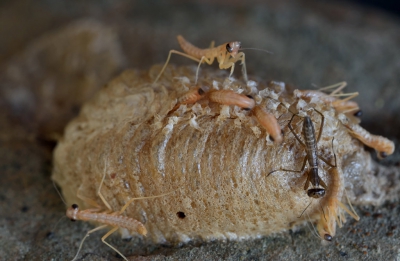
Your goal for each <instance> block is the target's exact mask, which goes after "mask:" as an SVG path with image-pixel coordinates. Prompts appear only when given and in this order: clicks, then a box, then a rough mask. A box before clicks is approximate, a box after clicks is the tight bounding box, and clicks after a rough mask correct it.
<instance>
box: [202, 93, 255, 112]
mask: <svg viewBox="0 0 400 261" xmlns="http://www.w3.org/2000/svg"><path fill="white" fill-rule="evenodd" d="M208 97H209V99H210V101H212V102H218V103H220V104H224V105H236V106H238V107H240V108H243V109H247V110H251V109H253V108H254V106H255V101H254V99H253V98H251V97H249V96H246V95H242V94H239V93H236V92H234V91H232V90H220V91H211V92H210V93H209V94H208Z"/></svg>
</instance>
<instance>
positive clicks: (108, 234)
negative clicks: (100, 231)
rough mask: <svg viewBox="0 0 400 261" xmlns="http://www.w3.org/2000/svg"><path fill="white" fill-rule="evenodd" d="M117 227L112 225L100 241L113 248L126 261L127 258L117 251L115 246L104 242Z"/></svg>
mask: <svg viewBox="0 0 400 261" xmlns="http://www.w3.org/2000/svg"><path fill="white" fill-rule="evenodd" d="M117 229H118V227H114V228H112V229H111V230H110V231H108V232H107V234H105V235H104V236H103V237H102V238H101V241H102V242H103V243H104V244H106V245H107V246H108V247H109V248H111V249H112V250H114V251H115V252H117V253H118V254H119V255H120V256H121V257H122V258H123V259H125V260H126V261H128V259H127V258H126V257H125V256H124V255H123V254H121V252H119V251H118V250H117V249H116V248H115V247H113V246H112V245H111V244H109V243H107V242H106V238H107V237H109V236H110V235H111V234H112V233H114V232H115V231H117Z"/></svg>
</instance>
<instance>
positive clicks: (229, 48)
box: [226, 43, 233, 53]
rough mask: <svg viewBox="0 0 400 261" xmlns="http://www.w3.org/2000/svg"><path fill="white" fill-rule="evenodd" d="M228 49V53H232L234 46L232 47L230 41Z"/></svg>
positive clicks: (227, 45)
mask: <svg viewBox="0 0 400 261" xmlns="http://www.w3.org/2000/svg"><path fill="white" fill-rule="evenodd" d="M226 50H227V51H228V53H231V52H232V51H233V47H231V44H230V43H227V44H226Z"/></svg>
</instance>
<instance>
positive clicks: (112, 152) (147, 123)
mask: <svg viewBox="0 0 400 261" xmlns="http://www.w3.org/2000/svg"><path fill="white" fill-rule="evenodd" d="M159 69H160V68H159V66H157V67H154V68H153V69H151V70H150V72H139V71H133V70H130V71H126V72H124V73H122V74H121V75H120V76H119V77H117V78H116V79H114V80H112V81H111V82H110V83H109V84H108V85H107V86H105V87H104V88H103V89H102V90H101V91H100V92H99V93H98V94H97V95H96V97H94V98H93V99H92V100H91V101H89V102H87V103H86V104H85V105H84V106H83V107H82V109H81V112H80V115H79V116H78V117H77V118H75V119H74V120H73V121H72V122H70V123H69V124H68V126H67V128H66V130H65V135H64V137H63V139H62V140H60V142H59V143H58V145H57V148H56V150H55V153H54V171H53V176H52V178H53V179H54V180H55V181H56V182H57V183H58V184H59V185H60V187H61V188H62V192H63V194H64V196H65V199H66V201H67V203H68V204H69V205H70V204H73V203H77V204H79V205H80V206H81V208H82V209H84V208H89V207H90V206H89V205H88V204H87V202H85V201H82V200H81V199H80V198H79V197H78V196H77V195H81V196H83V197H85V198H90V199H92V200H95V201H96V202H97V204H99V205H104V204H103V203H102V202H101V201H100V199H99V197H98V195H97V188H98V187H99V184H100V181H101V178H102V176H103V173H104V169H105V167H106V176H105V180H104V184H103V187H102V188H101V193H102V195H103V196H104V197H105V199H106V201H107V202H108V203H109V204H110V206H111V208H112V209H113V210H114V211H118V210H119V209H121V207H122V206H123V205H124V204H125V203H126V202H127V201H128V200H129V199H131V198H134V197H145V196H156V195H160V194H163V193H168V192H172V191H173V193H172V194H170V195H168V196H165V197H160V198H154V199H145V200H138V201H134V202H133V203H132V204H131V205H130V206H129V207H128V208H127V209H126V211H125V213H126V215H127V216H128V217H131V218H134V219H136V220H138V221H140V222H142V223H143V224H144V225H145V227H146V228H147V230H148V235H147V238H149V239H150V240H152V241H153V242H157V243H165V242H169V243H181V242H188V241H190V240H193V239H202V240H205V241H210V240H215V239H237V240H239V239H244V238H255V237H259V236H262V235H268V234H270V233H274V232H280V231H283V230H286V229H289V228H291V227H293V226H295V225H297V224H300V223H303V222H304V221H306V220H308V218H311V220H313V221H316V222H317V223H318V222H319V223H321V222H320V220H321V218H326V216H324V215H322V214H321V206H323V208H325V209H330V210H331V212H330V214H326V215H328V216H327V219H326V220H325V221H324V222H328V221H329V222H330V221H332V222H333V223H330V224H328V225H327V226H325V228H324V229H331V230H332V228H331V227H329V226H332V225H334V226H336V223H335V222H336V216H337V215H341V209H342V208H341V207H340V206H341V205H340V204H341V203H340V200H341V198H342V195H343V192H344V182H343V181H344V180H345V179H346V178H347V177H348V176H349V175H353V176H354V175H359V176H360V175H362V173H358V172H359V170H360V169H367V168H368V162H369V161H367V160H364V158H365V155H367V154H366V153H365V151H364V149H363V146H362V144H361V143H360V142H359V141H358V140H357V139H355V138H353V136H352V135H351V134H350V133H349V129H348V127H346V126H345V125H344V124H345V123H344V122H343V121H344V120H348V121H350V123H351V119H347V118H346V116H345V115H343V114H341V113H339V112H337V111H335V109H334V108H332V107H331V106H330V105H329V104H327V103H324V102H323V101H319V100H318V99H312V100H311V101H305V100H302V99H301V98H298V97H296V96H295V95H293V94H292V93H291V92H289V91H287V90H286V89H285V86H284V84H270V85H266V84H262V83H255V82H249V83H248V84H247V85H246V84H245V83H244V82H241V81H236V80H234V79H231V78H225V77H221V76H220V73H219V72H218V73H215V72H212V71H205V72H203V71H202V73H201V75H202V78H200V79H199V84H198V85H199V86H200V87H201V88H202V89H204V90H205V91H206V92H207V91H210V90H216V89H220V90H222V89H224V90H232V91H234V92H237V93H242V94H245V95H251V96H252V97H254V100H255V102H256V105H257V106H263V108H264V109H265V111H266V112H268V113H269V114H271V115H274V116H275V118H276V119H278V124H279V126H280V128H281V129H282V131H283V141H282V143H278V142H275V143H274V142H273V141H271V140H270V139H269V134H268V133H267V132H266V130H265V129H264V128H263V126H262V125H260V124H259V122H258V121H257V118H256V116H255V115H254V112H253V111H251V110H250V111H246V110H243V109H241V108H239V107H236V106H228V105H221V104H218V103H215V102H211V101H209V100H208V99H207V98H204V99H200V100H199V101H197V102H196V103H194V104H182V105H181V106H179V108H177V109H175V110H173V108H174V107H175V105H176V101H177V99H178V98H179V97H181V96H182V95H183V94H184V93H187V92H188V91H189V88H190V87H191V85H190V82H189V78H186V77H185V76H188V77H189V76H190V77H192V76H194V73H193V71H192V70H190V69H189V68H187V67H181V68H171V67H168V69H167V70H166V71H165V73H164V75H163V77H162V78H161V79H160V80H159V81H158V82H157V83H156V84H152V82H153V80H154V78H155V74H156V73H157V71H159ZM257 84H258V86H256V85H257ZM281 105H284V106H281ZM314 109H317V110H318V111H320V112H322V114H323V115H324V119H325V124H324V128H323V133H322V137H321V140H320V141H319V143H318V152H319V154H320V155H323V156H324V158H327V159H330V160H333V158H334V156H333V155H334V154H333V152H335V154H336V157H337V169H335V170H332V168H331V167H329V166H328V165H326V164H324V163H319V166H318V167H319V175H320V177H321V179H323V180H324V182H325V183H326V184H327V193H326V195H325V197H323V198H321V199H311V198H310V197H308V196H307V193H306V191H305V190H304V183H305V181H306V175H304V174H302V173H289V172H276V173H274V174H272V175H269V176H267V174H268V173H270V172H271V171H273V170H276V169H282V168H285V169H292V170H296V169H297V170H298V169H300V168H301V165H302V163H303V158H304V156H305V151H304V148H303V147H302V146H301V145H300V144H299V143H298V142H297V141H296V139H295V138H294V135H293V133H291V132H290V130H289V129H288V127H287V124H288V121H289V120H290V118H291V116H292V113H293V112H296V113H299V114H300V115H303V116H304V115H308V116H310V117H311V120H312V121H313V123H314V126H315V129H316V132H317V133H318V131H319V129H320V125H321V117H320V115H318V114H317V113H314V112H313V111H314ZM346 124H349V123H348V122H347V123H346ZM352 124H353V123H352ZM354 124H355V123H354ZM292 125H293V126H294V131H295V132H297V134H298V135H299V136H301V126H302V118H301V117H296V120H293V123H292ZM332 137H335V139H334V142H333V146H332ZM387 142H389V141H387ZM348 164H353V165H354V164H357V165H358V166H361V167H360V168H347V165H348ZM345 169H348V171H347V172H346V171H344V170H345ZM332 171H335V173H334V174H335V175H331V172H332ZM351 171H353V172H354V171H356V172H357V171H358V172H357V173H349V172H351ZM339 181H340V182H339ZM335 182H336V183H335ZM332 197H335V198H334V199H335V200H336V201H335V202H334V204H336V205H333V203H331V202H333V201H332ZM330 200H331V201H330ZM310 202H312V204H311V205H310V206H309V207H308V208H307V210H306V212H307V215H302V217H301V218H299V216H300V215H301V213H302V212H303V211H304V210H305V209H306V207H307V205H308V204H309V203H310ZM332 208H333V211H332ZM319 225H320V227H322V226H323V225H324V224H319ZM327 227H328V228H327ZM321 229H322V228H321ZM332 236H334V229H333V233H332Z"/></svg>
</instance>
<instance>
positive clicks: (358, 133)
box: [344, 120, 394, 158]
mask: <svg viewBox="0 0 400 261" xmlns="http://www.w3.org/2000/svg"><path fill="white" fill-rule="evenodd" d="M344 125H345V126H346V127H347V128H349V130H350V131H349V133H350V134H351V135H352V136H353V137H355V138H356V139H358V140H360V141H361V142H362V143H364V144H365V145H367V146H368V147H371V148H373V149H375V150H376V151H378V157H380V158H384V157H387V156H388V155H391V154H392V153H393V152H394V142H392V141H390V140H388V139H386V138H385V137H382V136H379V135H373V134H371V133H369V132H368V131H367V130H365V129H364V128H363V127H361V126H360V125H356V124H352V123H349V122H348V121H347V120H346V121H344Z"/></svg>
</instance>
